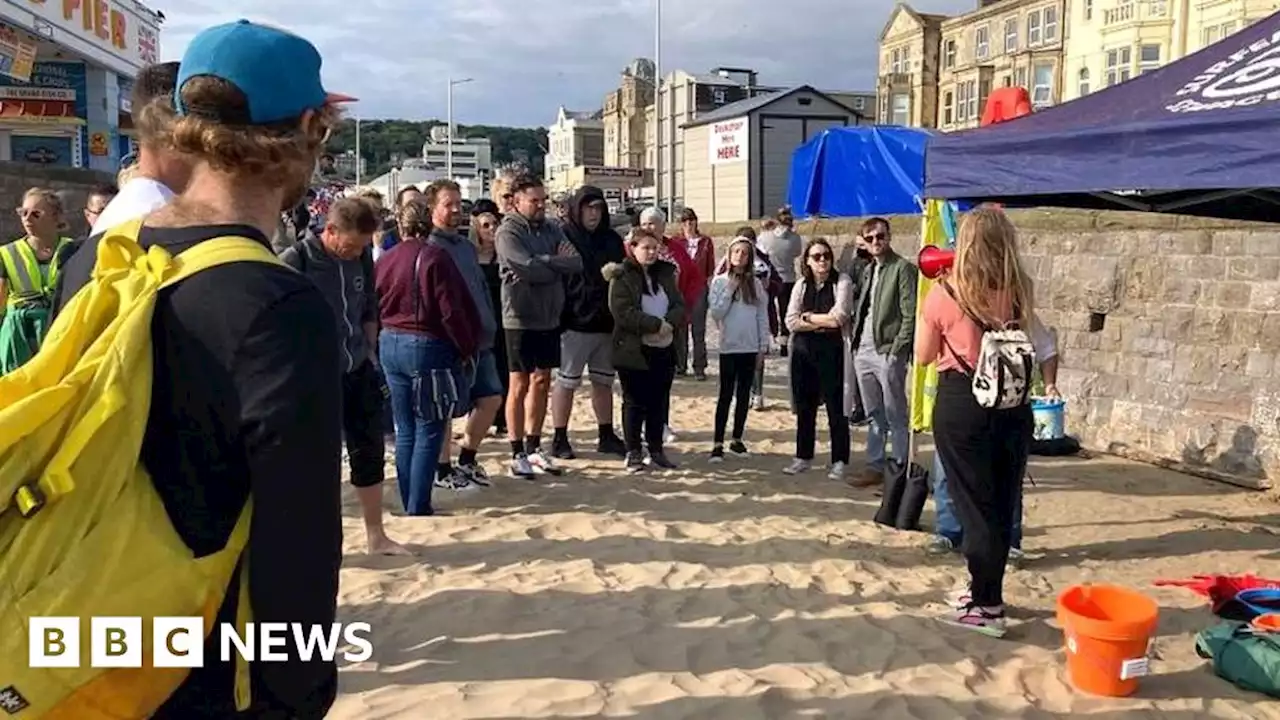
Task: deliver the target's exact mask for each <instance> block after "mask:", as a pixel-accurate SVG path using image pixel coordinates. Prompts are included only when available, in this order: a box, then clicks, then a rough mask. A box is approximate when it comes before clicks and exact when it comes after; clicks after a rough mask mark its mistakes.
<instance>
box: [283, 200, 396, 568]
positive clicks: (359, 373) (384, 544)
mask: <svg viewBox="0 0 1280 720" xmlns="http://www.w3.org/2000/svg"><path fill="white" fill-rule="evenodd" d="M377 229H378V216H377V214H376V213H375V212H374V210H373V207H372V206H370V205H369V204H368V203H367V202H365V201H363V200H359V199H357V198H343V199H342V200H339V201H337V202H336V203H334V204H333V207H331V208H329V214H328V215H327V216H326V217H325V225H324V229H323V230H321V232H320V235H319V236H316V235H315V234H311V233H309V234H307V235H306V236H305V237H303V238H302V239H301V240H300V241H299V242H298V243H297V244H295V245H291V246H290V247H288V248H286V249H285V250H284V251H283V252H281V253H280V259H281V260H283V261H284V262H285V263H286V264H288V265H289V266H291V267H293V269H295V270H297V271H298V272H300V273H302V274H303V275H306V276H307V277H308V278H310V279H311V282H313V283H315V285H316V287H317V288H319V289H320V292H321V293H322V294H323V295H324V296H325V299H327V300H328V301H329V305H330V306H331V307H332V308H333V312H334V314H335V315H336V316H337V318H338V329H339V331H340V332H341V337H342V355H341V357H342V363H343V365H342V370H343V375H342V425H343V428H342V429H343V436H344V438H345V441H346V443H347V457H348V461H349V463H350V465H351V468H350V470H351V484H352V485H354V486H355V488H356V497H357V498H359V500H360V507H361V510H362V511H363V514H364V529H365V536H366V538H367V540H368V543H369V553H370V554H379V555H408V554H409V551H408V550H407V549H405V548H404V547H403V546H401V545H399V544H398V543H395V542H393V541H392V540H391V539H390V538H388V537H387V534H386V531H385V530H384V529H383V524H382V483H383V481H384V480H385V479H386V472H385V470H384V461H383V437H382V405H383V398H384V395H383V390H382V371H381V370H380V368H379V367H378V360H377V358H378V339H377V338H378V295H377V291H376V290H375V289H374V277H373V251H372V249H371V247H370V245H371V244H372V242H373V233H374V231H376V230H377ZM304 362H305V361H304Z"/></svg>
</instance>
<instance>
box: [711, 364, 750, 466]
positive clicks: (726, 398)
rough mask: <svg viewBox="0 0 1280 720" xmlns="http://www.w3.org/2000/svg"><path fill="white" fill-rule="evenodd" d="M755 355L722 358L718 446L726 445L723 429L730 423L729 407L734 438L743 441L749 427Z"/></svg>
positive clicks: (716, 430) (717, 432) (717, 399)
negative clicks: (731, 408) (743, 435)
mask: <svg viewBox="0 0 1280 720" xmlns="http://www.w3.org/2000/svg"><path fill="white" fill-rule="evenodd" d="M759 357H760V356H759V355H757V354H756V353H732V354H728V355H725V354H721V355H720V395H719V397H717V398H716V428H715V440H714V441H713V442H714V443H715V444H716V445H723V444H724V428H725V425H728V424H729V405H730V403H732V404H733V439H734V440H741V439H742V433H743V432H744V431H745V430H746V428H747V411H748V410H750V409H751V385H752V381H753V380H754V379H755V374H756V361H757V359H758V358H759Z"/></svg>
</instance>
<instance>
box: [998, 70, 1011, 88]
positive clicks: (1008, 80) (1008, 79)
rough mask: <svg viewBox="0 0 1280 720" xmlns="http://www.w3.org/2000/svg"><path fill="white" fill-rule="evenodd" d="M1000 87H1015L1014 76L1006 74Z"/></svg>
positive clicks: (1001, 80)
mask: <svg viewBox="0 0 1280 720" xmlns="http://www.w3.org/2000/svg"><path fill="white" fill-rule="evenodd" d="M1000 85H1001V87H1013V76H1012V75H1010V74H1008V73H1005V75H1004V77H1003V78H1001V79H1000Z"/></svg>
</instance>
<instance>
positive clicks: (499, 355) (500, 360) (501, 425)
mask: <svg viewBox="0 0 1280 720" xmlns="http://www.w3.org/2000/svg"><path fill="white" fill-rule="evenodd" d="M493 360H494V364H495V365H497V366H498V379H499V380H501V381H502V404H501V405H499V406H498V407H499V410H498V412H496V413H494V414H493V426H494V427H495V428H497V429H498V430H501V431H503V432H506V429H507V413H506V412H505V411H504V410H502V409H501V408H505V407H506V406H507V390H508V388H509V386H510V384H511V370H510V369H509V368H508V367H507V342H506V335H505V333H504V332H503V330H502V328H501V327H499V328H498V332H497V337H496V338H495V340H494V343H493Z"/></svg>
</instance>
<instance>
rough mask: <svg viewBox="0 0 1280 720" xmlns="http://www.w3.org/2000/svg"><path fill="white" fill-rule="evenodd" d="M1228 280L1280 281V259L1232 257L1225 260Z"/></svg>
mask: <svg viewBox="0 0 1280 720" xmlns="http://www.w3.org/2000/svg"><path fill="white" fill-rule="evenodd" d="M1227 279H1228V280H1276V279H1280V258H1260V257H1233V258H1229V259H1228V260H1227Z"/></svg>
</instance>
